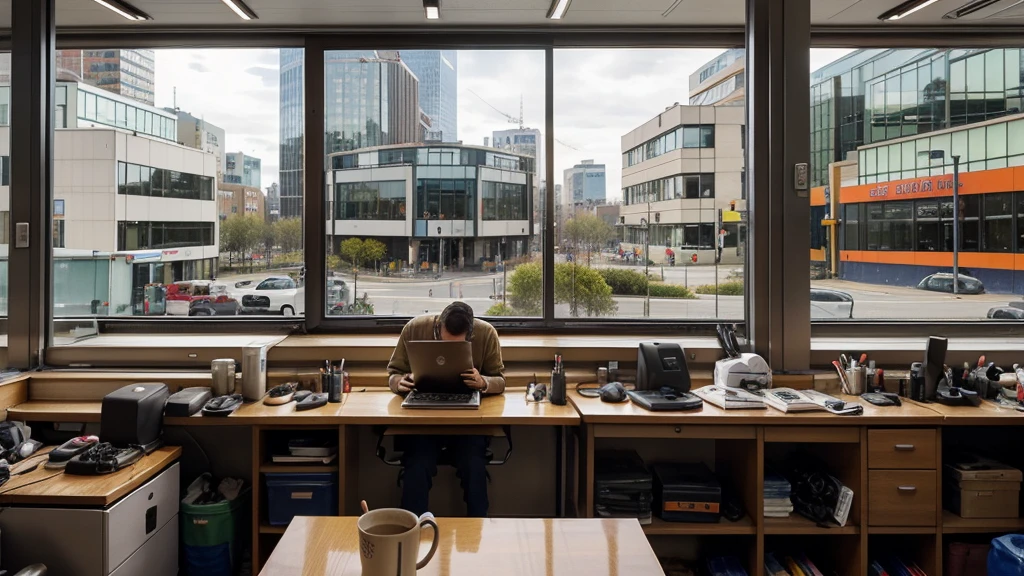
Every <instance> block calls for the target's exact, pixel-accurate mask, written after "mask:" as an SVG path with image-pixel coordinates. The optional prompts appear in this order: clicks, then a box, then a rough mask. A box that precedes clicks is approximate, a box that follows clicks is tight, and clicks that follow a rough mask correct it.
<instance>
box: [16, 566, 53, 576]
mask: <svg viewBox="0 0 1024 576" xmlns="http://www.w3.org/2000/svg"><path fill="white" fill-rule="evenodd" d="M14 576H46V565H45V564H33V565H31V566H26V567H24V568H22V569H21V570H19V571H18V573H17V574H15V575H14Z"/></svg>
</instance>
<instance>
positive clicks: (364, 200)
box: [327, 145, 533, 269]
mask: <svg viewBox="0 0 1024 576" xmlns="http://www.w3.org/2000/svg"><path fill="white" fill-rule="evenodd" d="M328 169H329V172H328V176H327V182H328V187H329V188H328V189H329V190H330V206H329V209H330V213H331V214H332V216H333V217H332V218H331V220H329V221H328V222H327V234H328V237H329V238H328V241H329V242H331V243H332V245H333V248H334V250H335V252H337V250H338V248H339V246H340V244H341V242H342V241H343V240H345V239H346V238H349V237H357V238H375V239H377V240H379V241H380V242H383V243H384V244H385V245H386V246H387V249H388V251H387V259H389V260H395V261H406V262H408V264H409V265H410V266H411V267H413V268H415V269H420V268H428V267H431V266H433V265H436V264H437V263H438V262H439V261H440V262H443V264H444V266H445V267H447V268H458V269H463V268H473V267H479V266H482V265H483V263H484V262H491V263H492V264H493V262H494V259H495V258H496V257H498V256H499V255H500V256H501V257H504V258H514V257H517V256H521V255H523V254H526V253H527V251H528V249H529V243H530V239H531V237H532V236H533V221H532V219H531V217H530V215H531V213H532V210H533V207H532V205H531V204H532V197H531V194H530V192H529V191H530V190H532V189H533V159H532V158H529V157H526V156H519V155H516V154H509V153H505V152H499V151H496V150H494V149H491V148H485V147H482V146H455V145H445V146H443V147H441V146H438V147H434V146H430V147H427V146H422V145H420V146H416V145H413V146H402V145H399V146H383V147H376V148H364V149H360V150H355V151H351V152H339V153H334V154H331V155H330V156H329V164H328ZM503 242H504V243H505V249H504V250H502V249H501V245H502V243H503Z"/></svg>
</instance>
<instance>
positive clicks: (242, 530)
mask: <svg viewBox="0 0 1024 576" xmlns="http://www.w3.org/2000/svg"><path fill="white" fill-rule="evenodd" d="M249 497H250V491H249V490H245V491H244V492H242V493H241V494H239V495H238V498H235V499H234V500H230V501H224V502H217V503H215V504H186V503H185V502H182V503H181V508H180V513H181V543H182V549H183V551H184V556H185V558H184V565H185V572H186V573H187V574H189V575H190V576H191V575H192V574H203V575H213V574H229V573H231V571H232V570H233V569H234V567H236V566H237V565H238V559H239V553H238V551H239V549H240V544H241V542H242V541H243V540H242V538H243V536H244V535H246V534H248V516H249V511H250V509H249V506H248V503H249Z"/></svg>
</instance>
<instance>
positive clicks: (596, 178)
mask: <svg viewBox="0 0 1024 576" xmlns="http://www.w3.org/2000/svg"><path fill="white" fill-rule="evenodd" d="M564 176H565V187H564V189H563V201H564V202H565V204H567V205H571V206H580V205H597V204H604V203H605V201H606V200H607V195H606V194H607V193H606V191H605V171H604V164H594V161H593V160H583V161H582V162H580V163H579V164H577V165H575V166H573V167H572V168H566V170H565V174H564Z"/></svg>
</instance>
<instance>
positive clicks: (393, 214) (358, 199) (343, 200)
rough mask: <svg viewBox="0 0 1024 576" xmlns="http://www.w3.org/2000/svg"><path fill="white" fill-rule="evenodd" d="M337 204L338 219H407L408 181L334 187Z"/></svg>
mask: <svg viewBox="0 0 1024 576" xmlns="http://www.w3.org/2000/svg"><path fill="white" fill-rule="evenodd" d="M334 201H335V206H334V217H335V218H336V219H338V220H405V181H404V180H395V181H382V182H347V183H340V184H335V185H334Z"/></svg>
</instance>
